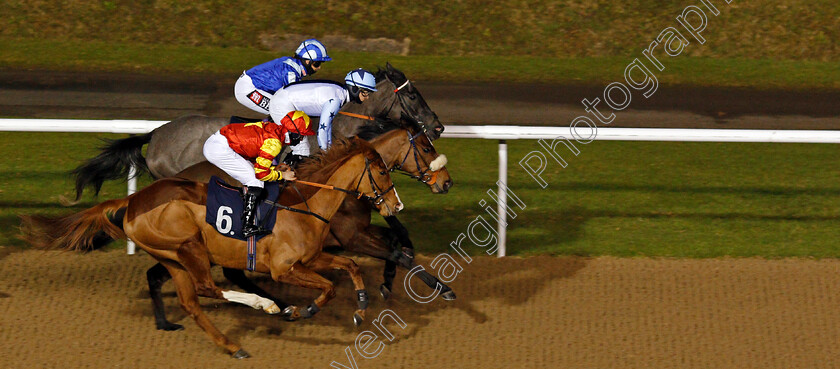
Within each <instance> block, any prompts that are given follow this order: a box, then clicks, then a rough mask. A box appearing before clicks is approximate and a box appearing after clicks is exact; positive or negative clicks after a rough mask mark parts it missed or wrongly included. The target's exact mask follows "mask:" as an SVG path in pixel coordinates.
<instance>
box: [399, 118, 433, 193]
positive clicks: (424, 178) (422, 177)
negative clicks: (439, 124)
mask: <svg viewBox="0 0 840 369" xmlns="http://www.w3.org/2000/svg"><path fill="white" fill-rule="evenodd" d="M406 134H407V135H408V142H409V145H410V146H411V149H409V150H408V151H406V152H405V156H404V157H403V160H402V162H400V163H399V164H397V165H394V166H393V167H391V169H389V170H390V171H392V172H393V171H395V170H402V171H403V172H405V173H403V174H405V175H407V176H409V177H411V178H413V179H416V180H418V181H420V182H423V183H425V184H427V185H433V184H435V182H437V176H438V173H439V172H440V170H436V171H432V167H431V165H429V163H427V162H426V160H425V159H423V157H422V156H421V155H420V152H419V151H418V150H420V149H419V148H418V147H417V141H415V139H416V138H417V137H418V136H420V135H421V134H425V132H417V133H416V134H414V135H413V136H412V135H411V132H408V131H406ZM409 154H413V156H414V165H415V167H416V168H417V171H418V174H419V175H413V174H411V173H408V172H407V171H405V170H404V169H403V165H404V164H405V162H406V161H407V160H408V155H409ZM420 162H423V165H425V166H426V169H422V170H421V169H420V168H422V167H421V166H420Z"/></svg>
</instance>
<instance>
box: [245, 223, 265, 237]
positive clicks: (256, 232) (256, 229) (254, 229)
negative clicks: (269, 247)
mask: <svg viewBox="0 0 840 369" xmlns="http://www.w3.org/2000/svg"><path fill="white" fill-rule="evenodd" d="M267 234H271V230H270V229H265V228H263V227H260V226H255V225H242V236H243V237H245V238H248V237H251V236H262V235H267Z"/></svg>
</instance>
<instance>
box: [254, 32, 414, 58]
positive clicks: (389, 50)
mask: <svg viewBox="0 0 840 369" xmlns="http://www.w3.org/2000/svg"><path fill="white" fill-rule="evenodd" d="M309 38H313V36H307V35H298V34H285V35H277V34H269V33H264V34H262V35H260V44H261V45H262V46H263V47H265V48H267V49H269V50H272V51H277V52H283V53H288V52H290V51H294V50H295V49H297V47H298V46H299V45H300V43H301V41H303V40H306V39H309ZM318 40H320V41H321V42H323V43H324V45H325V46H326V47H327V50H340V51H366V52H377V53H385V54H397V55H403V56H405V55H408V53H409V49H410V46H411V39H410V38H408V37H406V38H404V39H403V40H402V41H397V40H393V39H390V38H384V37H378V38H365V39H358V38H355V37H352V36H345V35H325V36H322V37H318Z"/></svg>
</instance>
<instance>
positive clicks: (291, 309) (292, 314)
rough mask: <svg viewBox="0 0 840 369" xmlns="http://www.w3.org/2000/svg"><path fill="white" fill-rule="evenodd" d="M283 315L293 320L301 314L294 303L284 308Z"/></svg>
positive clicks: (289, 320)
mask: <svg viewBox="0 0 840 369" xmlns="http://www.w3.org/2000/svg"><path fill="white" fill-rule="evenodd" d="M281 316H282V317H283V319H285V320H286V321H288V322H293V321H295V320H298V319H299V318H300V315H299V314H298V312H297V306H294V305H289V306H288V307H286V308H285V309H283V313H282V315H281Z"/></svg>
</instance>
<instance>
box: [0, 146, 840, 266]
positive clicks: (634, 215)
mask: <svg viewBox="0 0 840 369" xmlns="http://www.w3.org/2000/svg"><path fill="white" fill-rule="evenodd" d="M99 136H107V137H117V135H93V134H81V133H79V134H69V133H67V134H58V133H6V134H5V136H4V140H3V141H0V155H2V156H3V157H4V158H5V159H4V161H3V166H2V167H0V175H2V176H3V181H2V182H0V204H2V205H0V245H11V246H18V247H25V245H24V244H23V243H22V242H21V241H20V240H17V239H16V238H15V236H16V234H17V230H16V228H15V227H16V226H17V214H31V213H46V214H60V213H66V212H69V211H78V210H81V209H83V208H85V207H89V206H92V205H93V204H94V202H93V201H92V199H91V198H90V197H85V199H84V204H81V205H79V206H75V207H73V208H71V209H67V208H64V207H62V206H60V205H57V203H58V198H59V196H61V195H64V196H67V197H72V194H73V192H72V181H71V180H70V179H69V178H68V177H67V176H66V172H67V171H68V170H70V169H72V168H73V167H75V166H76V165H78V163H80V162H81V160H83V159H86V158H89V157H92V156H93V155H95V153H96V152H97V150H96V149H95V147H96V146H97V145H98V144H99V142H98V140H97V138H96V137H99ZM436 147H437V149H438V150H439V151H440V152H443V153H446V154H447V156H448V157H449V159H450V164H449V165H448V168H449V170H450V172H451V174H452V177H453V179H454V181H455V183H456V184H455V187H453V189H452V190H451V191H450V193H449V194H447V195H432V194H430V193H429V191H428V189H427V188H425V187H424V186H422V185H420V184H418V183H415V182H413V181H412V180H410V179H408V178H406V177H404V176H397V177H396V178H395V182H396V183H397V187H398V188H399V191H400V196H401V198H402V199H403V200H404V201H405V202H406V205H407V209H406V210H404V211H403V213H402V214H401V215H400V219H401V220H402V221H403V222H404V223H405V224H406V225H407V226H408V228H409V230H410V232H411V234H412V235H413V237H412V238H413V240H414V242H415V246H416V247H417V249H418V250H419V251H421V252H424V253H434V252H442V251H447V249H448V245H449V243H450V242H452V241H454V240H455V239H456V236H457V235H458V234H459V233H461V232H465V231H466V228H467V225H468V224H469V222H470V221H471V220H472V219H473V218H474V217H475V216H476V215H479V214H484V211H483V209H482V208H481V207H480V206H479V205H478V202H479V201H480V200H481V199H489V198H488V197H487V195H486V194H485V191H486V190H488V189H490V188H495V185H494V182H495V180H496V176H497V172H496V168H497V164H496V157H497V153H496V143H495V142H493V141H483V140H465V139H441V140H440V141H438V142H437V143H436ZM537 149H539V146H538V145H537V144H536V142H534V141H509V150H510V153H509V155H510V166H509V174H510V180H509V185H510V187H511V189H512V190H513V191H514V192H515V193H516V194H517V196H519V197H520V198H521V199H522V200H523V201H524V202H525V203H526V206H527V207H526V209H525V210H518V209H515V210H516V211H517V213H518V216H517V217H516V219H512V220H510V226H509V230H508V253H509V254H511V255H530V254H552V255H615V256H651V257H700V258H706V257H722V256H734V257H749V256H760V257H790V256H793V257H818V258H822V257H840V244H838V243H837V242H836V240H837V239H840V227H838V220H840V164H838V163H837V162H836V160H834V158H835V157H836V156H837V154H838V153H840V152H839V151H838V147H837V146H836V145H828V144H731V143H657V142H606V141H596V142H593V143H590V144H588V145H581V146H580V150H581V153H580V155H579V156H577V157H566V159H567V161H568V162H569V166H568V167H567V168H566V169H562V168H561V167H560V166H559V165H556V163H553V164H551V165H550V166H549V168H548V169H546V171H545V173H544V174H543V176H544V178H545V179H546V180H547V181H548V187H547V188H545V189H542V188H541V187H540V186H539V185H537V184H536V182H534V181H533V180H532V179H531V177H530V176H528V175H527V174H526V173H525V172H524V171H523V170H522V169H521V168H520V167H519V166H518V165H517V162H518V161H519V159H520V158H522V157H523V156H525V155H526V154H527V153H528V152H530V151H532V150H537ZM569 156H571V155H569ZM141 183H143V181H141ZM124 191H125V185H124V183H118V182H113V183H108V184H107V185H106V186H105V188H104V190H103V194H102V196H101V198H103V199H106V198H114V197H118V196H123V194H124ZM463 246H464V248H465V249H467V250H469V251H470V252H472V253H481V252H482V249H480V248H478V247H476V246H474V245H472V244H471V243H470V242H469V241H464V243H463Z"/></svg>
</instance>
